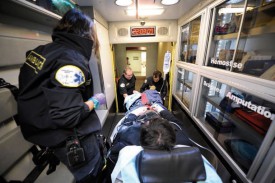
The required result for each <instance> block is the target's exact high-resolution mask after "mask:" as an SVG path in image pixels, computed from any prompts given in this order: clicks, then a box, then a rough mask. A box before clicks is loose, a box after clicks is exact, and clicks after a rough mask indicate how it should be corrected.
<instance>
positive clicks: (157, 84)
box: [140, 76, 167, 99]
mask: <svg viewBox="0 0 275 183" xmlns="http://www.w3.org/2000/svg"><path fill="white" fill-rule="evenodd" d="M163 82H164V81H163V78H160V79H159V81H158V82H154V80H153V76H150V77H148V78H146V80H145V81H144V83H143V84H142V86H141V88H140V92H144V91H145V90H149V89H150V87H151V86H155V89H156V90H157V91H158V92H160V90H161V92H160V95H161V98H162V99H163V98H164V97H165V96H166V94H167V86H166V84H165V83H164V85H163Z"/></svg>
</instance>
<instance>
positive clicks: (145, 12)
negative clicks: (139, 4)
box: [125, 8, 164, 17]
mask: <svg viewBox="0 0 275 183" xmlns="http://www.w3.org/2000/svg"><path fill="white" fill-rule="evenodd" d="M125 12H126V15H128V16H136V9H127V10H125ZM163 12H164V9H163V8H151V9H139V10H138V15H139V16H141V17H143V16H153V15H161V14H162V13H163Z"/></svg>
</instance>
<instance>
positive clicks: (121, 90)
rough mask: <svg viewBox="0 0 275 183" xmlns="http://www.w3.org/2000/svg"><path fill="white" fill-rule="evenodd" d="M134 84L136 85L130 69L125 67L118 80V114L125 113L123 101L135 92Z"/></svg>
mask: <svg viewBox="0 0 275 183" xmlns="http://www.w3.org/2000/svg"><path fill="white" fill-rule="evenodd" d="M135 84H136V77H135V75H134V73H133V71H132V69H131V68H130V67H129V66H127V67H126V68H125V69H124V70H123V74H122V76H121V77H120V78H119V80H118V87H117V88H118V91H117V98H118V108H119V111H120V112H125V111H126V109H125V107H124V99H125V98H126V97H127V96H128V95H132V94H133V92H134V90H135Z"/></svg>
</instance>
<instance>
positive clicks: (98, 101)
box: [89, 93, 107, 109]
mask: <svg viewBox="0 0 275 183" xmlns="http://www.w3.org/2000/svg"><path fill="white" fill-rule="evenodd" d="M89 100H90V101H93V103H94V109H98V107H99V106H100V105H104V104H106V103H107V102H106V97H105V95H104V93H97V94H95V95H94V96H92V97H91V98H90V99H89Z"/></svg>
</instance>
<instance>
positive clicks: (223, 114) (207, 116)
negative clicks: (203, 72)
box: [196, 77, 275, 173]
mask: <svg viewBox="0 0 275 183" xmlns="http://www.w3.org/2000/svg"><path fill="white" fill-rule="evenodd" d="M202 80H203V84H202V89H201V90H202V91H201V96H200V100H199V106H198V110H197V112H196V117H197V118H198V119H200V121H201V123H202V124H203V125H204V127H205V128H206V130H208V131H209V132H210V133H211V134H212V135H213V137H214V138H215V139H216V140H217V142H218V143H219V144H220V145H221V146H222V147H223V148H224V149H225V150H226V151H227V152H228V154H229V155H230V156H231V157H232V158H233V159H234V160H235V161H236V163H237V164H238V165H239V166H240V168H241V169H242V170H243V171H244V172H246V173H247V172H248V170H249V168H250V166H251V164H252V162H253V160H254V158H255V156H256V154H257V152H258V149H259V147H260V146H261V143H262V141H263V139H264V137H265V135H266V133H267V131H268V129H269V126H270V125H271V123H272V121H274V119H275V114H274V112H275V104H274V103H272V102H269V101H266V100H264V99H262V98H261V97H258V96H254V95H252V94H250V93H247V92H244V91H241V90H239V89H237V88H233V87H231V86H230V85H227V84H224V83H221V82H218V81H216V80H213V79H210V78H206V77H203V78H202Z"/></svg>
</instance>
